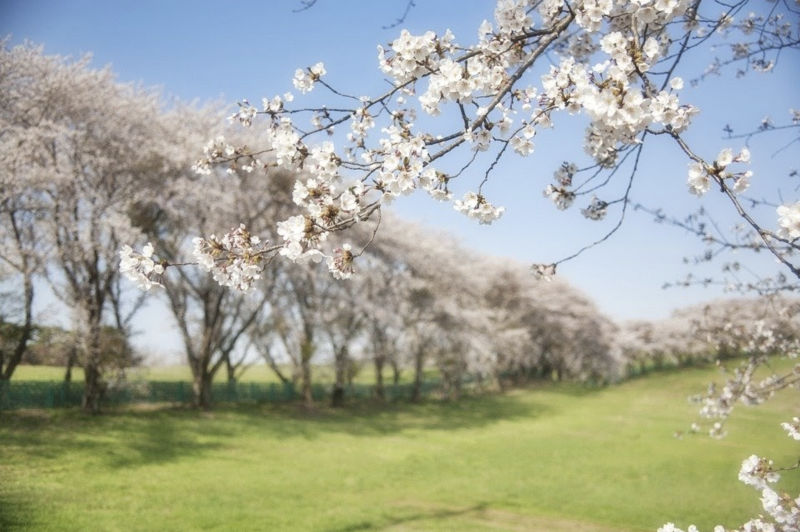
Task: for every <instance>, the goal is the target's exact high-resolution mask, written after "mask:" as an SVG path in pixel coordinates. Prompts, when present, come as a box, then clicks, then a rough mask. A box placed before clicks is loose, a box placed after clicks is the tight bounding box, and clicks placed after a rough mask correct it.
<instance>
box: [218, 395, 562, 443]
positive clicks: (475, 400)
mask: <svg viewBox="0 0 800 532" xmlns="http://www.w3.org/2000/svg"><path fill="white" fill-rule="evenodd" d="M225 411H227V412H231V413H233V412H235V413H236V414H237V415H240V416H243V417H245V418H246V419H248V422H247V424H248V426H251V427H253V428H256V427H257V428H258V429H259V430H262V431H264V432H266V433H267V434H269V435H274V436H275V437H280V438H284V437H302V438H306V439H316V438H322V437H325V436H327V435H329V434H331V433H342V434H350V435H355V436H372V437H374V436H384V435H385V436H389V435H393V434H397V433H400V432H403V433H405V434H407V435H409V436H413V435H414V434H419V435H420V436H421V437H424V433H425V432H426V431H431V430H436V431H439V430H441V431H448V432H452V431H457V430H462V429H474V428H480V427H483V426H487V425H491V424H494V423H498V422H501V421H503V420H514V419H522V418H527V419H534V418H537V417H539V416H542V415H545V414H548V413H551V412H552V411H553V408H552V407H550V406H548V405H544V404H541V403H536V402H533V401H531V400H530V398H529V397H519V396H512V395H499V394H498V395H483V396H472V397H464V398H462V399H459V400H458V401H425V402H421V403H414V404H411V403H404V402H393V403H382V402H377V401H358V402H354V403H351V404H349V405H347V406H345V407H344V408H331V407H329V406H328V405H326V404H320V405H317V406H315V407H314V408H311V409H308V408H305V407H302V406H300V405H297V404H292V405H250V406H245V405H231V406H228V407H227V408H226V409H225Z"/></svg>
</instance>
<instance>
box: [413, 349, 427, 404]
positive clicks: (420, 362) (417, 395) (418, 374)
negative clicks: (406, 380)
mask: <svg viewBox="0 0 800 532" xmlns="http://www.w3.org/2000/svg"><path fill="white" fill-rule="evenodd" d="M424 365H425V352H424V351H423V350H422V349H418V350H417V352H416V353H414V387H413V388H412V389H411V400H412V401H414V402H416V401H419V400H420V399H422V370H423V367H424Z"/></svg>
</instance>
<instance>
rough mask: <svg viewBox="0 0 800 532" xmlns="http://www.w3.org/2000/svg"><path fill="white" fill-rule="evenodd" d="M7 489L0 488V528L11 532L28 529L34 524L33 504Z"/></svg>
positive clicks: (0, 479)
mask: <svg viewBox="0 0 800 532" xmlns="http://www.w3.org/2000/svg"><path fill="white" fill-rule="evenodd" d="M2 481H3V479H2V477H0V482H2ZM7 489H8V488H0V530H3V531H5V532H12V531H15V530H28V529H30V527H31V526H32V525H35V524H36V513H35V509H34V505H33V504H31V502H30V501H29V500H28V499H27V498H25V497H22V496H21V495H19V494H14V493H9V492H8V491H7Z"/></svg>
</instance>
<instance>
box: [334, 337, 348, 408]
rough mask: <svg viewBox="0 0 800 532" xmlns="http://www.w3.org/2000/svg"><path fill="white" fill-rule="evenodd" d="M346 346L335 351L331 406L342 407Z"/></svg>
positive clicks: (345, 376) (345, 372) (345, 378)
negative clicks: (334, 375)
mask: <svg viewBox="0 0 800 532" xmlns="http://www.w3.org/2000/svg"><path fill="white" fill-rule="evenodd" d="M347 362H348V356H347V346H344V347H342V348H340V349H337V350H336V356H335V358H334V364H335V370H336V381H335V382H334V384H333V392H332V393H331V406H332V407H340V406H343V405H344V388H345V384H346V383H347Z"/></svg>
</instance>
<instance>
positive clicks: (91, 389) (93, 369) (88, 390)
mask: <svg viewBox="0 0 800 532" xmlns="http://www.w3.org/2000/svg"><path fill="white" fill-rule="evenodd" d="M102 391H103V384H102V379H101V375H100V370H99V368H98V367H97V365H96V364H86V367H85V369H84V377H83V402H82V403H81V405H82V407H83V411H84V412H87V413H89V414H92V415H95V414H99V413H100V399H101V398H102V395H103V393H102Z"/></svg>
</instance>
